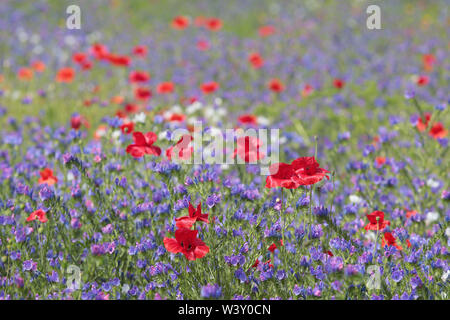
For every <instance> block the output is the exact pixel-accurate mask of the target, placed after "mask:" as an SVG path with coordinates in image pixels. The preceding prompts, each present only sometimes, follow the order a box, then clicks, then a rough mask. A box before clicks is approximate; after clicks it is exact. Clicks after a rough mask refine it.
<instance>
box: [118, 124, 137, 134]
mask: <svg viewBox="0 0 450 320" xmlns="http://www.w3.org/2000/svg"><path fill="white" fill-rule="evenodd" d="M120 130H121V131H122V133H124V134H130V133H132V132H133V131H134V122H128V123H124V124H122V125H121V126H120Z"/></svg>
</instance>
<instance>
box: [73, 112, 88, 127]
mask: <svg viewBox="0 0 450 320" xmlns="http://www.w3.org/2000/svg"><path fill="white" fill-rule="evenodd" d="M81 125H84V126H85V127H86V128H90V124H89V121H87V119H86V118H85V117H83V116H81V115H75V116H72V118H70V126H71V127H72V129H75V130H78V129H80V128H81Z"/></svg>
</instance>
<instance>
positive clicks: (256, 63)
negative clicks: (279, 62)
mask: <svg viewBox="0 0 450 320" xmlns="http://www.w3.org/2000/svg"><path fill="white" fill-rule="evenodd" d="M248 61H249V62H250V63H251V64H252V66H253V68H255V69H259V68H261V67H262V66H263V64H264V60H263V58H262V57H261V56H260V55H259V53H252V54H251V55H250V56H249V57H248Z"/></svg>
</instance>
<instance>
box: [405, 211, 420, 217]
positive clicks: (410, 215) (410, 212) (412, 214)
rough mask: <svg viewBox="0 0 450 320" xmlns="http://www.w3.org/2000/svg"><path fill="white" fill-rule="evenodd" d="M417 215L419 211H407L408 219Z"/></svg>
mask: <svg viewBox="0 0 450 320" xmlns="http://www.w3.org/2000/svg"><path fill="white" fill-rule="evenodd" d="M416 214H417V211H415V210H408V211H406V218H407V219H409V218H411V217H412V216H415V215H416Z"/></svg>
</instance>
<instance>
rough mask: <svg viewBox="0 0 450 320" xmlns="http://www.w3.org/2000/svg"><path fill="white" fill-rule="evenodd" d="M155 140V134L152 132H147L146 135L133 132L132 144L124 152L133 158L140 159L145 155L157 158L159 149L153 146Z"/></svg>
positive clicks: (159, 152)
mask: <svg viewBox="0 0 450 320" xmlns="http://www.w3.org/2000/svg"><path fill="white" fill-rule="evenodd" d="M157 139H158V138H157V136H156V134H155V133H153V132H147V133H146V134H143V133H142V132H139V131H136V132H133V141H134V144H130V145H129V146H128V147H127V149H126V152H127V153H129V154H131V155H132V156H133V157H135V158H140V157H142V156H144V155H145V154H151V155H154V156H159V155H160V154H161V149H160V148H159V147H157V146H154V145H153V144H154V143H155V142H156V140H157Z"/></svg>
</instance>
